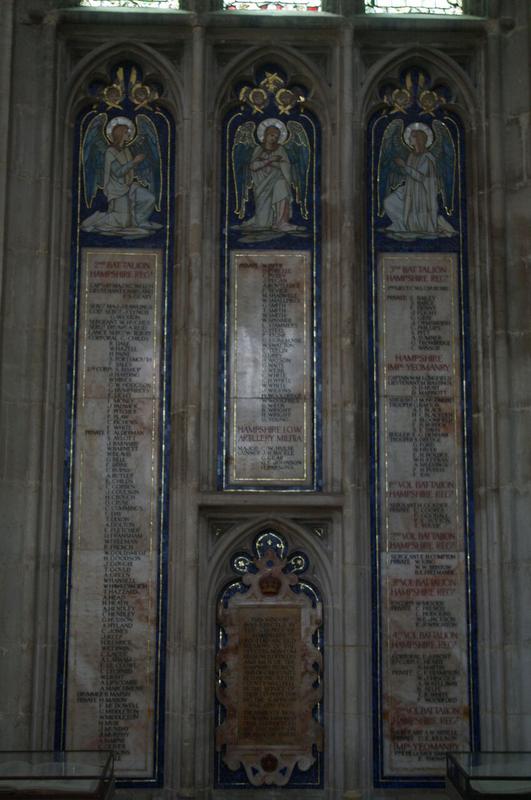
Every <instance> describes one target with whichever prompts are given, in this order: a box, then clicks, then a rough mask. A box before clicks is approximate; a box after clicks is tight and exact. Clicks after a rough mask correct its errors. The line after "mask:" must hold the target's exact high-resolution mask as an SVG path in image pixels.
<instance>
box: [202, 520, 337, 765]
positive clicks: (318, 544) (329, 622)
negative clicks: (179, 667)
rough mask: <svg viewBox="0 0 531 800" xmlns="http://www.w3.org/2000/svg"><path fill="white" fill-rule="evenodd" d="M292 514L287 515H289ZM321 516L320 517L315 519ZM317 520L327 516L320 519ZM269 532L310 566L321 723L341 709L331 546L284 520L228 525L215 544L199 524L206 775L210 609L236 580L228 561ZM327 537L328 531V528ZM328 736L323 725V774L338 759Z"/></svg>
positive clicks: (212, 650) (210, 744)
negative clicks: (318, 617)
mask: <svg viewBox="0 0 531 800" xmlns="http://www.w3.org/2000/svg"><path fill="white" fill-rule="evenodd" d="M291 513H293V512H291ZM320 516H321V515H320ZM323 516H329V514H324V515H323ZM267 529H271V530H272V531H277V532H278V533H280V534H281V535H282V536H283V537H284V538H285V539H286V541H287V545H288V551H289V552H290V553H291V552H293V551H295V550H299V549H300V550H303V551H304V552H305V553H306V555H307V556H308V557H309V560H310V570H309V571H308V572H307V573H305V574H304V575H305V578H307V580H308V581H310V583H312V584H314V585H315V586H316V588H317V589H318V590H319V592H320V594H321V599H322V603H323V624H324V631H325V650H324V657H325V668H324V676H325V678H324V680H325V684H324V702H325V708H326V718H325V719H329V718H330V715H331V714H333V709H334V707H336V708H339V707H341V700H340V699H339V698H338V688H337V687H338V685H339V677H340V676H341V675H342V671H343V662H342V659H341V657H340V648H337V647H334V644H336V643H337V642H340V641H341V631H340V626H339V625H338V619H337V617H336V614H335V613H334V611H335V609H336V608H337V607H338V605H339V604H340V602H341V599H340V594H341V591H342V587H341V586H340V585H339V584H337V583H334V581H333V577H332V576H333V563H332V560H333V558H334V552H333V547H332V542H331V540H330V539H328V538H324V539H317V537H316V536H315V535H314V534H312V533H310V531H309V530H308V529H307V528H306V527H305V526H304V525H303V524H301V523H300V522H295V521H294V520H293V519H292V518H288V517H287V515H284V514H273V515H271V514H261V515H253V517H252V518H247V519H245V520H242V521H240V522H237V523H235V524H234V527H233V528H231V529H230V530H229V531H227V532H226V533H224V534H223V536H222V538H221V540H219V541H217V542H214V543H212V536H213V533H212V528H211V525H209V524H208V523H207V520H206V519H204V520H203V525H202V546H201V547H200V551H201V552H202V553H203V556H202V557H201V559H200V567H199V583H201V584H203V585H204V586H205V588H206V591H205V592H204V594H203V595H202V596H201V601H200V605H199V606H198V608H197V630H198V632H199V636H198V641H197V647H198V649H199V652H202V653H203V657H202V664H203V666H204V667H206V669H205V670H204V671H202V672H201V674H200V675H199V680H198V685H197V708H198V710H199V720H198V726H199V731H200V732H199V736H200V740H201V741H202V742H203V743H204V746H203V752H202V753H201V758H202V760H203V763H204V768H205V770H206V771H207V774H208V772H210V770H211V769H212V765H213V762H214V759H213V752H214V712H213V709H214V685H215V656H216V642H215V632H216V607H217V601H218V598H219V595H220V593H221V592H222V591H223V589H224V587H225V586H226V585H227V584H228V583H229V582H231V581H232V580H236V579H237V576H236V575H235V573H234V572H232V571H231V567H230V557H231V556H232V555H233V554H234V553H236V552H238V551H249V552H251V550H252V544H253V540H254V538H255V536H256V535H257V534H258V533H260V532H261V531H264V530H267ZM329 529H330V532H329V536H330V537H331V536H332V535H333V534H332V529H333V526H332V525H330V526H329ZM332 674H333V675H334V676H335V681H334V686H332V684H329V683H327V681H326V676H327V675H332ZM333 739H334V731H333V730H332V729H331V728H330V729H329V728H328V726H327V722H326V721H325V742H326V743H325V753H324V758H325V765H328V766H325V770H328V769H334V766H333V765H332V761H331V759H336V758H337V757H338V755H337V753H336V752H332V748H333V744H332V742H333Z"/></svg>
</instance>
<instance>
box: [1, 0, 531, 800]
mask: <svg viewBox="0 0 531 800" xmlns="http://www.w3.org/2000/svg"><path fill="white" fill-rule="evenodd" d="M71 5H72V4H71V3H68V2H64V3H59V2H57V0H56V2H53V0H17V2H14V0H3V3H2V8H1V9H0V14H1V22H2V25H1V34H0V35H1V37H2V55H1V60H2V64H3V67H4V68H3V70H2V74H3V81H2V85H1V86H0V106H1V112H2V113H1V116H0V165H1V167H2V170H1V173H0V219H1V220H2V223H3V225H2V234H1V235H2V242H1V248H0V257H1V259H2V261H1V263H2V268H1V285H0V292H1V302H2V328H1V340H0V342H1V348H2V357H1V366H0V371H1V373H0V374H1V403H2V406H1V415H2V416H1V424H2V429H1V436H0V441H1V442H2V458H1V462H0V471H1V475H0V478H1V508H2V546H3V558H2V559H1V563H0V619H1V634H0V676H1V680H0V684H1V686H2V701H1V703H0V714H1V716H0V720H1V724H0V749H23V748H43V749H44V748H49V747H51V746H52V744H53V732H54V720H55V676H56V670H57V652H58V618H59V597H60V563H61V530H62V517H63V507H62V498H63V461H64V441H65V435H64V424H65V397H66V392H65V383H66V356H67V339H68V329H67V328H68V323H67V319H68V305H69V257H70V253H69V246H70V210H69V209H70V201H71V197H70V185H71V174H72V172H71V171H72V166H71V148H72V141H73V123H74V119H75V116H76V113H77V111H78V109H79V107H80V103H81V102H82V100H83V97H84V82H85V79H86V76H87V75H89V74H91V73H93V72H94V71H99V72H102V71H103V72H105V70H106V69H107V67H108V66H109V64H111V63H113V62H114V61H115V60H116V58H117V57H129V58H134V59H136V60H138V61H139V62H140V63H141V64H142V65H143V66H144V68H145V69H149V70H151V71H152V72H153V73H156V74H157V75H159V76H161V78H162V80H163V82H164V84H165V86H166V88H167V91H168V98H169V102H170V103H171V106H172V109H173V113H174V115H175V118H176V120H177V139H178V154H177V170H176V172H177V179H176V221H175V233H176V242H177V248H176V257H175V262H176V263H175V272H174V317H173V319H174V327H173V395H172V420H171V424H172V453H171V466H170V480H171V510H170V529H169V539H170V549H169V576H170V577H169V611H168V661H167V704H166V783H165V789H166V791H167V795H168V797H170V796H171V797H196V796H197V797H205V798H206V797H209V796H210V794H211V790H210V787H211V785H212V776H211V770H212V764H213V677H212V676H213V664H214V641H213V637H212V636H211V631H213V626H214V613H215V610H214V602H215V598H216V596H217V593H218V592H219V590H220V588H221V587H222V586H223V585H224V583H225V582H226V581H227V580H228V579H229V578H230V571H229V567H228V556H229V555H230V553H232V552H234V551H235V550H236V549H238V547H240V546H243V545H244V544H245V545H246V546H247V543H248V542H249V540H250V538H252V535H253V534H254V532H255V531H257V530H258V529H259V528H260V527H261V526H263V525H266V524H274V525H276V526H277V527H278V528H279V529H280V530H281V531H283V532H284V534H285V535H288V536H289V537H290V542H291V544H292V546H294V547H295V546H297V545H300V546H301V547H304V548H305V549H306V550H307V551H308V552H309V554H310V556H311V560H312V563H313V564H315V565H317V566H316V580H317V583H318V584H319V586H320V589H321V592H322V595H323V600H324V614H325V619H326V620H327V634H326V648H327V649H326V662H325V676H328V680H327V681H326V683H325V708H326V720H325V730H326V762H325V775H326V776H327V777H326V778H325V787H326V788H325V790H324V791H323V792H321V793H317V794H318V795H319V796H326V797H329V798H340V797H341V796H342V794H343V792H344V791H346V790H352V789H357V788H359V789H360V790H361V791H362V792H363V796H366V797H370V796H374V797H376V796H380V794H381V795H383V796H387V797H390V796H402V795H401V794H400V792H393V791H392V790H386V791H385V792H384V791H383V790H382V791H381V792H380V793H378V791H376V790H373V789H371V785H372V752H371V731H372V721H371V693H370V686H371V675H372V672H371V594H370V587H371V579H370V533H369V530H370V520H369V488H368V487H369V478H368V463H369V427H368V425H369V421H368V416H369V412H368V382H367V380H366V376H367V366H368V357H367V350H368V348H367V309H366V297H367V277H366V241H367V237H366V230H365V204H366V186H365V153H366V150H365V141H364V135H365V130H366V125H367V119H368V115H369V113H370V109H371V107H372V103H373V99H374V93H375V90H376V87H377V85H378V82H379V81H381V80H382V79H383V78H384V77H386V76H387V75H389V74H396V73H397V72H398V71H399V70H400V69H401V67H402V66H403V65H405V64H407V63H410V62H411V61H412V60H414V61H415V62H416V63H418V64H420V65H421V66H425V67H426V68H428V69H431V70H432V71H435V72H436V73H437V74H438V76H440V77H444V78H446V79H447V80H451V81H452V82H453V84H454V85H455V86H457V88H458V94H459V98H460V99H459V108H458V110H459V112H460V114H461V115H462V118H463V120H464V124H465V128H466V134H467V137H468V152H467V186H468V208H469V253H470V293H471V331H472V342H471V345H472V362H473V367H472V385H473V412H474V484H475V485H474V490H475V504H476V548H477V594H478V623H479V630H478V642H479V686H480V720H481V733H482V748H483V749H485V750H488V749H514V750H518V749H524V750H525V749H531V690H530V688H529V680H528V675H529V670H530V668H531V655H530V650H529V640H530V638H531V634H530V625H531V622H530V620H531V617H530V615H529V611H528V609H529V607H530V605H531V581H530V577H531V550H530V545H529V536H528V535H527V523H528V514H527V512H528V511H529V508H530V505H529V502H530V501H529V492H530V481H531V462H530V458H529V445H528V440H529V429H530V428H529V422H528V419H529V413H530V408H531V400H530V392H531V371H530V367H529V364H531V359H530V355H531V352H530V348H531V338H530V326H529V322H528V317H529V314H528V303H527V300H528V297H529V296H530V291H529V289H530V287H529V281H530V252H529V244H530V242H529V230H530V220H529V208H530V207H531V203H530V201H531V188H530V186H531V184H530V175H531V144H530V143H531V133H530V132H529V120H530V110H529V109H530V102H529V101H530V80H531V77H530V75H529V70H528V69H527V66H528V63H529V46H530V45H529V17H530V14H531V9H530V8H529V6H528V3H526V2H522V1H521V0H499V2H496V0H491V2H490V9H489V16H488V18H486V19H481V20H480V19H472V18H465V19H456V18H448V19H437V20H423V19H418V18H417V19H411V18H410V19H401V20H394V19H391V18H390V19H386V18H385V17H383V16H374V17H372V18H371V19H368V18H365V17H363V15H356V14H355V13H353V12H355V11H356V10H359V9H357V8H356V7H352V8H350V7H347V5H348V4H347V3H346V0H345V2H344V3H343V7H342V9H341V10H342V11H343V12H344V13H345V14H346V16H341V15H337V14H334V13H327V14H323V15H313V16H311V17H309V16H307V15H305V16H301V17H298V16H289V17H282V16H278V17H275V16H267V17H265V16H264V17H261V16H259V15H247V16H245V15H233V16H230V15H229V14H223V13H221V12H217V13H216V12H208V13H203V14H201V13H196V12H194V11H193V10H190V11H182V12H176V13H174V14H166V13H155V12H152V13H147V12H138V11H135V12H134V13H127V12H104V11H93V10H87V9H76V8H72V7H70V6H71ZM336 10H337V9H336ZM265 61H274V62H275V63H279V64H281V65H282V67H283V68H284V69H285V70H286V71H287V72H288V73H289V74H290V75H293V76H295V75H296V76H300V78H301V81H303V82H304V83H305V85H307V86H308V85H309V86H311V87H312V91H311V96H310V101H309V102H310V104H311V108H312V110H313V111H314V113H315V114H316V115H318V117H319V118H320V120H321V123H322V127H323V163H322V202H323V295H322V303H323V307H322V311H323V332H322V333H323V351H322V355H323V417H324V418H323V473H324V490H323V492H321V493H314V494H309V495H304V496H302V495H286V494H282V493H275V494H274V495H268V494H262V493H247V494H245V495H241V494H238V493H220V492H217V491H216V475H215V463H216V458H215V454H216V446H217V444H216V443H217V422H216V413H217V411H216V408H217V407H216V391H217V346H218V327H217V313H218V311H217V309H218V291H219V279H218V272H217V258H218V255H217V254H218V244H217V239H216V234H215V232H216V231H217V230H218V221H219V216H218V215H219V209H218V203H217V198H218V185H219V175H220V163H219V146H218V145H219V135H220V130H221V119H222V117H223V113H224V111H225V109H226V107H227V102H228V95H227V93H228V90H229V88H230V86H232V85H233V84H234V82H235V81H237V80H238V79H240V78H243V77H245V78H246V77H248V76H249V75H251V74H252V70H253V66H254V65H255V64H256V63H258V62H265ZM316 528H319V529H321V528H322V529H323V530H324V531H325V534H326V535H325V536H324V538H322V540H320V539H319V537H318V536H316V534H315V533H314V531H315V529H316ZM332 676H333V677H332ZM428 794H429V796H433V792H429V793H428ZM270 796H273V794H271V795H270ZM304 796H306V797H308V796H309V795H308V794H307V793H305V795H304ZM419 796H420V795H419Z"/></svg>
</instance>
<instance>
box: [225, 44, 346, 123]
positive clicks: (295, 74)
mask: <svg viewBox="0 0 531 800" xmlns="http://www.w3.org/2000/svg"><path fill="white" fill-rule="evenodd" d="M267 63H269V64H271V63H275V64H278V65H279V66H280V67H282V68H283V69H284V70H285V72H286V73H287V75H288V82H289V83H294V82H296V81H300V82H301V83H302V84H303V86H304V87H305V88H306V89H307V90H309V92H310V94H309V97H308V98H307V103H306V104H307V106H308V108H309V109H310V110H312V111H313V112H314V113H315V114H316V116H317V117H318V118H319V119H320V121H321V124H322V125H323V127H326V125H327V124H329V111H328V103H327V100H328V99H329V94H330V88H329V86H327V84H326V82H325V81H324V80H323V78H322V76H321V75H319V74H318V73H317V72H316V70H315V67H314V66H313V64H312V62H311V61H310V60H309V59H308V58H307V57H306V56H305V55H304V54H302V53H301V52H299V51H298V50H296V49H295V48H292V47H288V46H286V45H284V44H282V43H279V44H278V45H277V46H276V47H275V49H274V50H273V48H269V47H267V48H266V47H264V46H260V47H253V48H249V49H248V50H246V51H245V53H243V54H239V55H238V56H236V57H235V58H234V59H232V60H231V61H230V63H229V64H228V65H227V66H226V67H225V69H224V70H223V71H222V73H221V75H220V77H219V80H218V82H217V84H216V85H215V86H214V87H213V90H212V93H213V96H214V98H215V100H214V104H213V107H214V109H215V111H214V113H215V115H216V119H217V120H220V119H221V118H222V117H223V116H224V114H225V113H226V112H227V110H228V108H229V107H230V105H231V104H232V103H234V97H231V93H232V87H233V86H234V84H235V83H237V82H238V80H245V79H249V78H251V79H252V78H253V76H254V73H255V72H256V70H257V69H259V68H260V66H261V65H263V64H267ZM224 87H225V89H224Z"/></svg>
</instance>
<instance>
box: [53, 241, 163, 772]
mask: <svg viewBox="0 0 531 800" xmlns="http://www.w3.org/2000/svg"><path fill="white" fill-rule="evenodd" d="M161 308H162V253H161V252H160V251H156V250H148V249H146V250H141V249H135V250H134V251H128V250H125V249H116V250H110V249H103V248H94V249H92V248H91V249H85V250H83V251H82V270H81V291H80V307H79V338H78V360H77V377H76V397H77V408H76V415H75V423H74V430H75V442H76V447H75V459H74V464H73V476H72V486H73V493H72V507H71V512H70V513H71V529H72V530H73V532H74V536H73V540H72V546H71V556H70V558H71V564H70V567H71V591H70V597H69V604H70V620H69V625H68V628H67V631H66V634H67V637H68V640H67V645H68V646H67V650H66V652H67V654H68V656H67V657H68V664H67V676H68V680H67V684H66V687H65V691H66V731H65V747H66V748H68V749H72V750H77V749H84V748H85V749H86V748H93V749H97V750H113V751H114V753H115V758H116V773H117V775H118V776H120V775H127V776H128V778H132V779H135V778H139V779H141V778H146V777H150V776H152V774H153V771H154V759H155V741H156V727H155V726H156V722H157V714H156V703H157V697H158V693H159V690H160V687H159V669H158V666H159V652H158V647H159V644H158V643H159V638H158V631H159V624H160V618H159V616H160V608H159V588H158V587H159V573H160V569H161V566H160V558H161V553H160V539H159V524H160V509H159V496H160V493H161V480H162V478H161V470H160V433H159V431H160V411H161V385H160V374H161V358H162V344H161V338H162V326H161V320H162V314H161Z"/></svg>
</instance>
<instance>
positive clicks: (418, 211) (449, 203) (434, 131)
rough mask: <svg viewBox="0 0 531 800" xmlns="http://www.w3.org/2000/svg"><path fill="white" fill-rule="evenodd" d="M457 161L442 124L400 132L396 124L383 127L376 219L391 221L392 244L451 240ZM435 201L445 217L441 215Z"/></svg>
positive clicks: (415, 126)
mask: <svg viewBox="0 0 531 800" xmlns="http://www.w3.org/2000/svg"><path fill="white" fill-rule="evenodd" d="M455 168H456V157H455V147H454V143H453V140H452V137H451V134H450V132H449V130H448V128H447V127H446V125H445V124H444V123H443V122H440V121H439V120H433V123H432V127H431V128H430V126H429V125H426V124H425V123H423V122H414V123H412V124H410V125H408V126H407V127H406V129H405V130H404V122H403V121H402V120H399V119H396V120H394V121H393V122H391V124H390V125H389V126H388V127H387V128H386V130H385V133H384V135H383V139H382V144H381V148H380V159H379V164H378V205H379V215H380V216H384V214H385V215H387V217H388V218H389V219H390V220H391V224H390V225H389V226H388V227H387V228H386V229H385V230H384V233H385V234H386V235H387V236H390V237H392V238H394V239H417V238H423V239H431V238H437V237H442V236H455V235H456V234H457V231H456V230H455V228H454V227H453V226H452V225H451V223H450V221H449V220H448V219H447V218H446V217H447V216H450V215H451V214H452V212H453V204H454V189H455ZM439 197H440V198H441V200H442V208H443V210H444V213H442V214H441V213H440V207H439Z"/></svg>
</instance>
